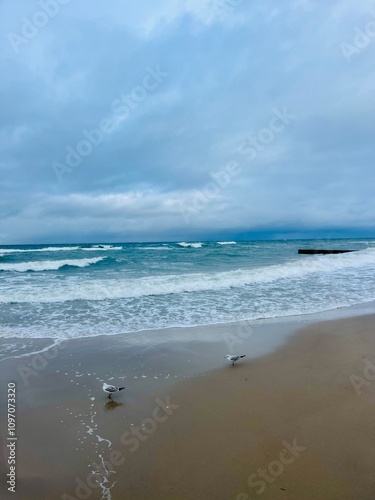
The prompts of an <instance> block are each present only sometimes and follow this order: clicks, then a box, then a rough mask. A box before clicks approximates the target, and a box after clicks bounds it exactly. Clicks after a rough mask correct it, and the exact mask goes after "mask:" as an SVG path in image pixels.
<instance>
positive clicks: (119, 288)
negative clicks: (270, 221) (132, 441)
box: [0, 239, 375, 339]
mask: <svg viewBox="0 0 375 500" xmlns="http://www.w3.org/2000/svg"><path fill="white" fill-rule="evenodd" d="M298 248H345V249H353V250H358V251H357V252H354V253H346V254H338V255H314V256H307V255H298V254H297V250H298ZM374 272H375V240H353V239H350V240H320V241H319V240H314V241H312V240H288V241H252V242H193V243H185V242H178V243H148V244H147V243H133V244H129V243H126V244H125V243H124V244H113V245H112V244H97V245H78V244H75V245H68V244H65V245H30V246H12V247H10V246H8V247H5V246H2V247H0V321H1V323H0V334H1V336H3V337H4V336H5V337H19V338H45V337H49V338H55V339H64V338H75V337H85V336H92V335H102V334H118V333H124V332H137V331H140V330H147V329H160V328H165V327H171V326H194V325H204V324H215V323H223V322H231V321H237V320H243V319H257V318H270V317H279V316H288V315H293V314H301V313H302V314H304V313H310V312H318V311H324V310H329V309H335V308H338V307H345V306H349V305H354V304H360V303H362V302H366V301H370V300H374V299H375V279H374V276H375V274H374ZM155 335H157V332H156V333H155Z"/></svg>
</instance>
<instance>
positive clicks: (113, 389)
mask: <svg viewBox="0 0 375 500" xmlns="http://www.w3.org/2000/svg"><path fill="white" fill-rule="evenodd" d="M104 390H105V391H108V392H117V391H118V388H117V387H115V386H114V385H108V384H106V385H105V386H104Z"/></svg>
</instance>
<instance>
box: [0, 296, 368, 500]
mask: <svg viewBox="0 0 375 500" xmlns="http://www.w3.org/2000/svg"><path fill="white" fill-rule="evenodd" d="M368 309H371V307H370V306H369V304H366V306H364V305H362V306H361V307H356V308H355V310H356V311H355V312H357V313H358V315H350V314H349V312H350V311H349V309H345V311H344V310H340V314H345V317H344V318H341V319H337V318H336V319H334V320H329V321H327V320H326V321H323V322H322V321H320V322H316V321H313V320H312V319H311V318H309V319H310V321H307V320H306V318H305V319H304V320H303V321H300V322H298V321H290V320H289V321H287V320H286V321H282V322H277V321H273V322H267V321H266V322H264V323H263V324H262V325H260V326H258V328H256V329H253V327H252V326H251V329H250V330H246V329H245V331H244V330H243V326H244V325H243V324H242V325H241V323H236V324H233V325H232V326H231V328H232V329H231V328H229V327H228V325H217V326H213V327H209V328H208V329H203V330H204V332H205V334H206V335H205V338H204V339H203V337H202V336H197V338H191V337H190V338H189V340H186V339H182V340H181V336H179V338H180V341H179V342H173V341H171V335H170V333H171V332H168V335H167V336H166V339H165V340H166V341H165V342H163V343H160V342H155V343H154V344H151V345H149V344H148V343H147V342H143V343H139V344H137V345H132V344H131V343H129V342H128V341H127V340H126V338H125V337H124V336H123V335H117V336H105V335H104V336H100V337H88V338H85V339H75V341H74V342H65V343H64V344H65V346H64V348H63V349H57V350H55V352H53V351H51V350H47V351H45V353H44V355H42V356H41V355H38V354H37V355H33V356H29V357H27V356H25V357H23V358H19V359H18V360H17V361H16V363H14V358H13V359H9V360H5V361H3V362H1V363H0V376H1V378H2V380H5V381H14V382H15V383H16V386H17V433H18V438H19V440H18V443H17V492H18V496H19V497H20V498H25V499H26V500H27V499H38V500H39V499H42V498H48V499H55V498H56V499H58V498H59V499H61V498H62V496H63V495H64V494H66V495H70V497H69V496H68V497H65V498H69V499H71V498H79V496H77V495H76V494H75V490H76V488H78V483H77V477H78V478H79V479H80V480H81V481H83V484H86V487H84V486H82V488H83V490H82V491H84V490H85V488H86V489H87V488H88V486H87V481H86V480H87V477H88V474H91V473H92V472H93V471H97V474H96V476H95V477H96V478H97V479H98V481H99V479H100V481H99V483H100V484H101V486H99V485H98V484H96V485H95V488H94V487H89V489H90V491H91V495H90V498H92V499H100V500H103V499H105V498H112V499H113V500H117V499H121V500H122V499H127V498H129V499H135V500H138V499H139V500H141V499H145V500H146V499H148V498H155V499H159V498H160V500H162V499H163V500H164V499H180V498H182V499H189V500H190V498H191V499H194V500H195V499H200V498H202V500H203V499H204V500H207V499H208V500H209V499H211V498H212V499H215V500H216V499H221V498H222V499H223V500H224V499H225V500H227V499H233V500H248V499H250V498H253V497H255V498H257V496H258V495H257V494H256V491H255V489H254V487H249V485H248V483H247V478H248V477H249V474H250V473H253V474H254V473H255V474H258V473H257V472H256V471H257V470H258V469H257V467H258V468H259V467H262V464H263V465H264V463H266V465H267V464H268V463H269V462H271V461H272V460H277V459H278V457H279V456H280V453H281V451H282V450H285V449H288V448H285V446H286V445H283V442H284V441H286V442H287V443H288V444H289V445H290V446H293V439H295V438H296V437H297V442H298V444H299V443H302V445H301V446H305V444H304V443H305V441H304V438H305V436H306V434H305V431H304V428H307V429H310V427H311V425H312V423H311V419H312V420H313V421H314V422H315V424H316V422H320V423H321V424H322V420H321V419H322V418H323V417H322V415H321V413H319V412H323V413H324V411H325V410H326V409H329V411H331V412H332V414H333V415H334V416H332V415H328V416H327V415H325V414H324V419H327V422H329V426H328V427H329V429H328V430H327V429H326V428H325V427H324V425H323V424H322V425H323V430H322V429H320V427H319V429H318V430H317V431H316V432H317V433H318V434H317V436H320V434H319V433H320V432H322V436H324V439H328V438H329V437H330V432H333V431H334V432H333V433H335V432H337V426H338V427H339V430H340V429H341V432H342V434H340V435H341V439H342V440H343V441H345V439H346V437H345V436H346V434H345V432H346V431H347V430H349V431H350V432H351V433H352V437H351V438H350V440H349V441H348V440H347V441H345V443H346V447H347V448H349V450H348V449H347V448H344V449H343V446H341V447H339V449H340V450H341V453H342V454H343V456H344V457H345V456H346V455H347V457H348V458H347V460H348V461H349V462H350V467H349V471H348V470H347V468H345V467H344V465H342V467H343V468H344V469H345V474H349V475H350V474H352V469H351V468H352V467H354V465H352V464H353V463H354V462H353V460H354V459H353V456H354V457H355V460H357V461H359V462H358V463H362V462H361V460H362V459H361V458H360V457H357V455H356V454H354V455H353V450H351V447H352V446H354V448H356V447H357V445H356V442H358V436H356V429H359V428H360V429H361V431H360V432H359V434H360V443H361V446H360V447H359V450H357V451H360V452H361V453H362V454H363V453H365V455H366V457H367V459H366V460H367V462H366V464H362V467H363V470H365V471H367V470H368V469H369V463H370V465H371V467H372V468H373V466H374V465H375V456H374V457H372V455H371V450H368V449H367V447H366V446H368V447H370V445H369V444H368V445H366V444H365V443H364V438H365V437H366V439H367V441H369V442H370V439H369V438H368V436H370V435H372V433H373V430H374V429H373V428H372V427H371V426H372V425H373V424H372V422H373V421H375V419H374V418H373V417H374V416H375V415H374V405H373V403H372V400H373V399H371V397H372V398H373V396H374V387H373V385H374V384H375V383H372V382H371V383H370V382H369V381H368V380H367V379H365V378H364V377H363V370H364V366H363V359H364V358H363V356H367V357H368V359H370V360H371V361H372V362H374V364H375V333H374V332H375V315H374V314H372V315H359V314H360V312H363V311H364V310H368ZM335 312H336V313H337V311H335ZM351 312H353V311H351ZM325 314H326V313H325ZM329 314H332V311H330V312H329ZM294 319H295V318H294ZM315 319H316V318H315ZM301 327H302V329H301ZM203 330H202V333H203ZM253 330H255V331H253ZM200 331H201V330H200V329H199V328H197V330H196V332H200ZM189 332H191V329H189ZM175 333H176V336H177V337H178V334H179V333H181V332H175ZM225 334H229V335H230V337H229V338H227V341H225V339H223V337H222V335H225ZM249 334H250V335H249ZM233 335H234V337H233ZM214 339H216V340H215V341H214ZM234 341H237V343H236V342H235V343H234V346H235V348H236V350H243V351H244V353H246V354H247V358H245V360H242V361H241V362H239V363H238V364H236V365H235V367H234V368H233V369H232V367H231V365H230V364H229V363H228V362H227V361H226V360H224V359H223V357H224V355H225V354H227V352H228V342H234ZM343 373H345V376H343ZM351 374H357V376H359V377H362V379H364V380H365V384H364V385H363V387H362V389H363V392H364V393H365V397H363V398H362V396H361V397H358V396H357V395H356V394H355V389H354V387H352V386H351V385H350V382H348V380H349V379H348V377H350V375H351ZM374 375H375V372H374ZM374 378H375V377H374ZM103 380H105V381H107V382H109V383H114V384H116V385H125V386H126V390H125V391H123V392H121V394H119V395H118V396H116V397H114V398H113V399H114V400H113V402H110V401H108V400H107V399H106V396H105V394H104V393H103V392H102V390H101V382H102V381H103ZM367 384H368V385H367ZM328 389H329V390H330V394H328V392H329V391H328ZM365 389H366V391H367V392H365ZM336 390H337V391H338V392H337V393H336V392H335V391H336ZM327 391H328V392H327ZM0 393H1V397H2V398H3V399H4V398H5V387H2V388H1V390H0ZM353 394H354V396H355V398H353ZM168 401H169V402H170V404H167V402H168ZM299 401H304V405H302V407H300V405H299V403H298V402H299ZM343 402H344V403H345V404H344V407H343V406H342V405H343ZM163 405H164V406H163ZM175 405H178V408H176V411H174V409H175V408H174V406H175ZM305 406H306V408H305ZM158 408H159V409H158ZM181 409H182V410H183V411H181ZM4 411H5V406H4V407H3V408H2V409H1V411H0V419H1V429H6V422H5V417H6V415H5V414H4ZM316 412H318V413H317V414H316ZM353 412H354V413H353ZM154 416H155V417H154ZM165 416H167V417H168V418H167V419H166V421H165V422H166V423H165V424H164V421H163V420H160V422H159V421H158V420H157V419H158V418H159V419H162V418H163V417H165ZM363 416H364V419H363V418H362V417H363ZM347 418H349V420H350V421H349V422H347V424H348V427H347V428H345V429H344V428H343V424H342V423H341V422H342V421H343V420H345V419H347ZM319 419H320V420H319ZM345 421H346V420H345ZM265 422H267V425H265ZM293 422H294V426H292V427H290V426H291V425H292V423H293ZM315 424H314V425H315ZM137 428H138V429H139V432H140V434H138V436H140V437H137V436H134V435H133V430H134V429H137ZM293 430H294V431H295V432H294V434H293V432H292V431H293ZM344 431H345V432H344ZM124 436H125V437H124ZM229 438H230V439H229ZM307 439H308V441H309V443H310V440H311V436H310V434H308V435H307ZM324 439H322V440H321V441H322V442H321V446H322V447H323V448H324V446H323V445H324ZM348 439H349V438H348ZM318 441H319V440H318ZM306 442H307V441H306ZM224 444H225V446H224ZM339 444H340V443H336V442H335V446H338V445H339ZM136 446H137V449H134V453H133V452H132V451H131V448H135V447H136ZM362 447H365V448H363V449H362ZM309 449H311V444H310V446H309V447H307V449H306V452H305V451H304V453H303V454H301V456H302V457H303V459H302V458H301V460H298V461H297V460H296V466H294V465H293V467H291V468H290V471H291V472H290V475H289V467H286V466H285V467H284V469H285V471H284V472H283V475H282V481H283V482H282V484H281V483H280V484H281V485H280V484H279V482H278V481H276V479H275V481H272V483H271V482H268V481H267V480H266V479H264V478H263V479H262V478H258V477H257V478H256V481H258V490H259V489H260V485H259V481H263V482H265V484H266V488H265V491H264V492H262V493H261V496H262V498H272V499H274V498H276V495H278V496H277V498H279V497H280V498H285V499H287V498H288V499H295V500H300V499H301V498H311V499H316V500H318V499H319V500H320V499H324V500H325V499H327V500H332V499H336V498H337V500H339V499H340V500H344V499H353V500H354V499H356V500H357V499H358V498H361V499H363V500H365V499H366V500H367V498H368V499H370V498H373V496H374V492H375V486H374V485H373V483H372V482H371V480H369V479H366V481H365V483H366V485H367V486H366V488H367V490H361V491H360V495H362V496H354V493H353V491H352V490H351V489H350V488H351V487H352V486H350V487H347V486H345V488H343V487H342V484H341V483H342V480H343V479H342V477H341V476H340V480H338V479H337V478H336V479H337V480H336V479H335V480H333V479H332V478H331V479H329V477H328V476H327V474H326V473H325V475H324V474H323V472H322V471H321V470H320V469H319V470H317V468H316V467H317V465H316V460H317V458H316V457H315V458H314V460H315V462H314V460H313V459H312V458H311V456H310V455H309V453H310V452H308V450H309ZM115 452H117V453H120V454H117V455H116V453H115ZM135 452H136V453H135ZM315 453H316V454H318V455H319V453H322V451H321V450H320V451H319V450H315ZM331 453H333V454H334V455H335V453H336V454H337V452H335V450H334V449H332V450H331V449H328V450H326V449H325V451H324V453H323V455H324V454H328V455H330V454H331ZM3 455H4V453H3ZM305 456H306V457H309V461H310V462H309V464H308V465H306V464H305V465H304V460H305V459H304V457H305ZM319 456H320V455H319ZM114 457H115V458H114ZM116 457H117V459H116ZM272 457H274V459H272ZM288 457H289V459H291V455H290V453H289V455H288ZM335 457H336V459H337V460H339V462H340V460H341V458H340V453H339V454H338V456H336V455H335ZM122 459H124V463H120V462H121V460H122ZM111 460H112V461H111ZM113 460H114V461H115V462H116V463H117V464H118V465H116V464H115V463H114V462H113ZM311 460H312V462H311ZM319 460H323V462H324V456H323V458H322V457H320V458H319ZM340 463H341V462H340ZM108 464H110V465H111V464H112V466H113V470H112V469H110V468H109V465H108ZM223 464H224V465H223ZM298 464H301V465H298ZM0 465H1V469H3V465H2V464H1V462H0ZM250 466H251V467H250ZM249 467H250V469H251V470H255V472H251V471H250V472H247V474H246V471H247V470H248V469H249ZM275 467H276V466H275ZM306 467H307V469H306ZM329 467H333V466H332V463H331V462H330V463H329ZM301 468H302V470H301ZM333 469H334V467H333ZM354 469H355V470H356V473H357V474H358V473H359V472H358V470H357V469H356V468H355V467H354ZM202 470H204V474H203V473H201V472H202ZM275 470H276V469H275ZM361 470H362V469H361ZM90 471H91V472H90ZM293 471H298V474H300V475H301V474H302V476H303V477H305V476H306V474H307V473H309V471H313V472H311V474H312V478H313V480H311V482H310V483H308V484H306V483H303V487H302V486H301V479H300V478H299V477H298V474H297V472H293ZM339 473H340V471H339V472H337V471H335V472H334V475H336V476H337V474H339ZM361 473H362V472H361ZM296 474H297V475H296ZM322 474H323V475H322ZM2 475H3V472H2ZM307 475H308V474H307ZM339 475H340V474H339ZM185 476H186V477H185ZM336 476H335V477H336ZM188 477H190V478H191V477H194V478H196V477H197V478H198V479H194V481H195V483H194V484H191V483H189V481H188V480H187V478H188ZM269 477H271V479H273V476H272V475H271V476H269ZM275 477H276V478H277V477H278V476H275ZM350 477H352V476H350ZM371 477H372V476H371ZM323 479H324V481H323ZM92 481H93V479H92V478H91V484H94V483H92ZM254 481H255V479H254ZM254 481H253V482H254ZM322 481H323V484H326V483H327V481H328V484H329V488H331V489H330V490H324V488H323V487H322V488H323V489H321V490H319V495H320V496H319V495H318V496H308V494H306V491H305V490H304V489H303V488H306V487H309V488H310V489H311V491H314V492H315V493H316V484H315V483H316V482H318V483H319V482H322ZM352 481H354V479H353V477H352ZM284 482H285V484H284ZM79 484H81V483H79ZM261 484H263V483H261ZM274 484H275V488H276V485H277V484H278V485H279V489H277V490H276V489H274ZM296 485H297V486H296ZM373 486H374V487H373ZM2 487H3V485H2ZM358 487H359V486H358ZM246 488H247V489H246ZM282 488H285V491H286V492H284V490H283V489H282ZM293 488H297V490H295V489H293ZM298 488H299V489H298ZM301 488H302V489H301ZM348 488H349V489H348ZM370 490H371V495H372V496H371V495H370V493H369V491H370ZM51 491H55V492H56V493H53V494H52V493H51ZM80 491H81V490H80ZM290 491H292V493H291V496H290V493H289V492H290ZM293 491H294V493H293ZM295 491H297V493H295ZM358 491H359V490H358ZM358 491H357V490H356V493H355V494H356V495H357V493H358ZM202 492H203V493H202ZM338 492H339V493H338ZM5 494H6V493H5ZM51 495H52V496H51ZM106 495H107V496H106ZM239 495H242V496H239ZM246 495H247V496H246ZM269 495H271V496H269ZM283 495H284V496H283ZM288 495H289V496H288ZM293 495H297V496H293ZM335 495H336V496H335ZM366 495H367V496H366ZM5 498H7V497H6V496H5ZM16 498H17V496H16Z"/></svg>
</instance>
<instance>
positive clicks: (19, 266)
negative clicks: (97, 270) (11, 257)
mask: <svg viewBox="0 0 375 500" xmlns="http://www.w3.org/2000/svg"><path fill="white" fill-rule="evenodd" d="M103 259H105V257H95V258H93V259H67V260H42V261H36V262H19V263H12V264H0V271H15V272H18V273H25V272H27V271H56V270H58V269H61V268H62V267H64V266H71V267H87V266H90V265H91V264H96V263H97V262H100V261H101V260H103Z"/></svg>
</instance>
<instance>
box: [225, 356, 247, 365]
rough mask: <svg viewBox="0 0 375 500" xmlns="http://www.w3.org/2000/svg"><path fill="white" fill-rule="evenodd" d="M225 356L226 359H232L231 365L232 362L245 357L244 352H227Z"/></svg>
mask: <svg viewBox="0 0 375 500" xmlns="http://www.w3.org/2000/svg"><path fill="white" fill-rule="evenodd" d="M225 357H226V358H227V360H228V361H232V366H234V362H235V361H238V360H239V359H241V358H244V357H246V354H240V355H237V354H227V355H226V356H225Z"/></svg>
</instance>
